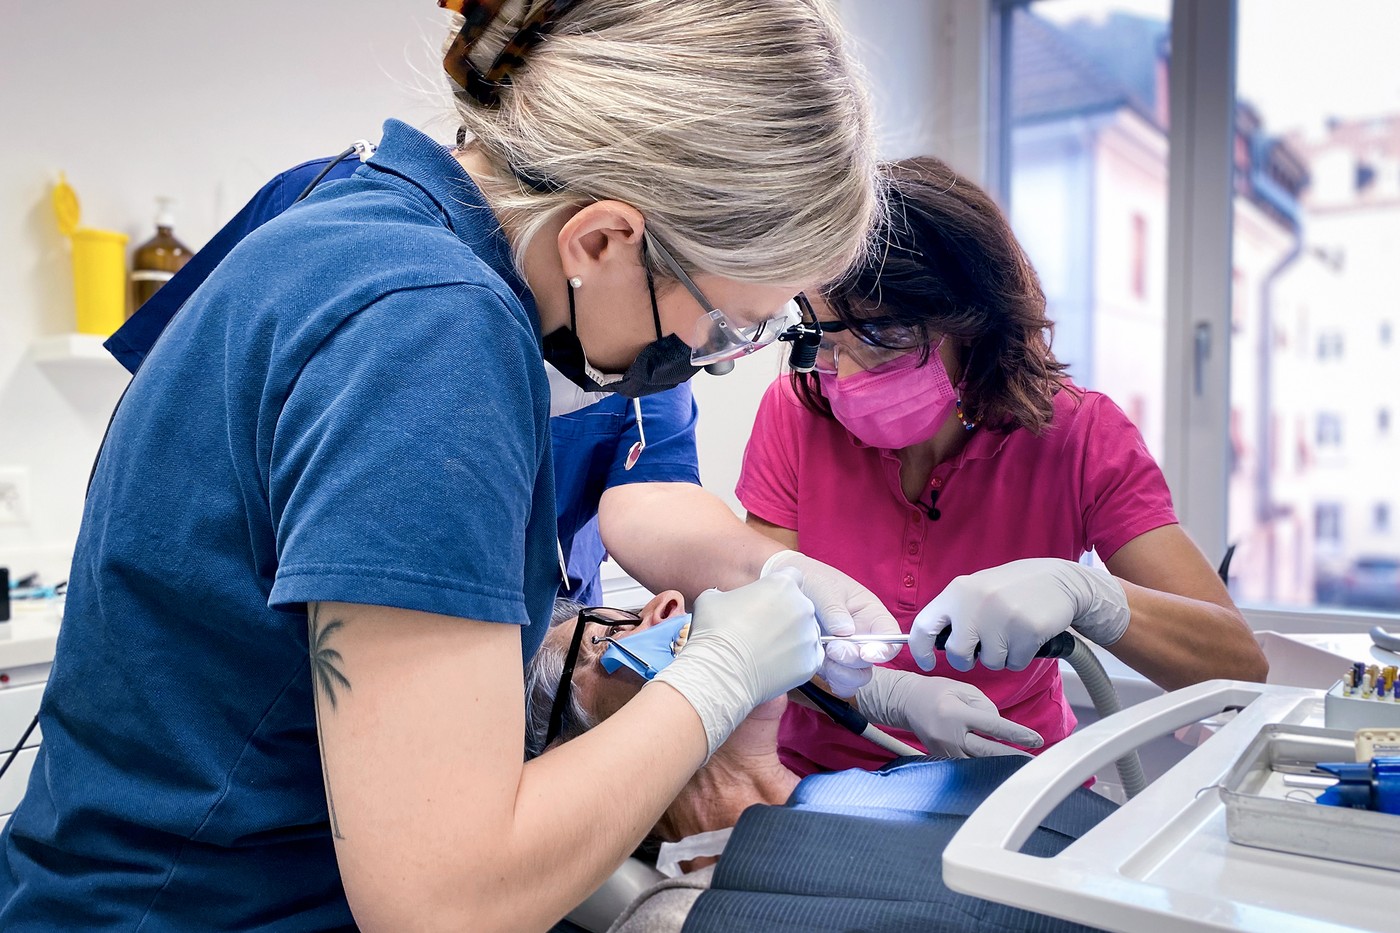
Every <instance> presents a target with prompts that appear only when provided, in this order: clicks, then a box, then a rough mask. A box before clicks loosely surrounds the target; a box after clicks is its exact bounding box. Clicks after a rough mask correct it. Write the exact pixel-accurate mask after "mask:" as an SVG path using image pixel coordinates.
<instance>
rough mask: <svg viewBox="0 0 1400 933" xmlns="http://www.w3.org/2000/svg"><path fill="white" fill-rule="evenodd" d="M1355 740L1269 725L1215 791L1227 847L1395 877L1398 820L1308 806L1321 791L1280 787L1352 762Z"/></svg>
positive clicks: (1342, 733)
mask: <svg viewBox="0 0 1400 933" xmlns="http://www.w3.org/2000/svg"><path fill="white" fill-rule="evenodd" d="M1355 760H1356V746H1355V741H1354V734H1353V733H1352V732H1350V731H1347V730H1340V729H1319V728H1315V727H1312V726H1295V725H1267V726H1265V727H1264V728H1262V729H1261V730H1260V731H1259V734H1258V735H1256V736H1255V738H1254V740H1253V741H1252V742H1251V743H1250V744H1249V746H1248V747H1247V748H1246V749H1245V752H1244V754H1243V755H1241V756H1240V759H1239V761H1238V762H1237V763H1236V765H1235V767H1234V768H1233V769H1231V771H1230V773H1229V774H1228V775H1227V776H1226V777H1225V780H1224V782H1223V783H1221V784H1220V785H1219V787H1218V789H1219V793H1220V798H1221V800H1222V801H1224V804H1225V829H1226V833H1227V835H1228V836H1229V838H1230V841H1231V842H1237V843H1239V844H1241V845H1247V846H1255V847H1257V848H1262V849H1274V850H1276V851H1279V852H1292V853H1295V854H1298V855H1309V856H1314V857H1316V858H1325V859H1331V860H1333V861H1338V862H1349V863H1351V864H1353V865H1367V866H1370V867H1373V868H1387V869H1390V870H1392V871H1400V845H1397V842H1396V841H1397V840H1400V816H1396V815H1393V814H1389V813H1376V812H1373V811H1370V810H1355V809H1345V808H1342V807H1329V806H1322V805H1320V804H1316V803H1313V802H1312V798H1316V797H1318V796H1320V795H1321V793H1322V788H1321V787H1297V786H1290V785H1288V784H1286V783H1285V782H1284V779H1285V777H1287V776H1290V775H1307V774H1310V773H1311V772H1312V771H1313V766H1314V765H1316V764H1317V763H1318V762H1320V761H1355Z"/></svg>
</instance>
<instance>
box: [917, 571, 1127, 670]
mask: <svg viewBox="0 0 1400 933" xmlns="http://www.w3.org/2000/svg"><path fill="white" fill-rule="evenodd" d="M1128 619H1129V613H1128V597H1127V594H1126V593H1124V591H1123V587H1122V585H1121V584H1120V583H1119V582H1118V581H1117V580H1116V579H1114V578H1113V577H1111V576H1109V575H1108V574H1106V573H1101V572H1099V571H1097V570H1093V569H1091V568H1089V567H1085V566H1084V565H1083V564H1080V563H1077V562H1075V561H1072V560H1063V559H1061V558H1058V557H1031V558H1026V559H1025V560H1016V561H1012V562H1011V563H1009V564H1002V565H1001V566H1000V567H989V568H987V569H986V570H979V571H977V572H976V573H971V574H967V575H965V576H961V577H957V578H955V579H954V580H953V581H952V582H951V583H949V584H948V585H947V587H945V588H944V590H943V592H942V593H939V594H938V595H937V596H935V597H934V598H933V601H932V602H930V603H929V604H928V605H927V606H925V607H924V608H923V609H922V610H921V611H920V612H919V614H918V615H917V616H915V618H914V625H913V627H912V628H911V629H910V631H909V652H910V654H912V655H913V656H914V660H915V661H916V662H917V663H918V665H919V666H920V667H922V668H923V669H924V670H926V671H931V670H933V666H934V645H933V643H934V639H935V638H936V637H937V635H938V633H939V632H941V631H942V630H943V629H945V628H947V627H949V626H952V629H953V631H952V634H951V635H949V637H948V643H947V645H946V646H945V647H944V651H945V652H946V653H947V655H948V663H949V664H951V665H953V667H955V668H957V669H958V670H960V671H966V670H971V669H972V665H973V663H974V662H975V661H977V660H980V661H981V662H982V666H983V667H986V668H989V669H990V670H994V671H995V670H1001V669H1002V668H1007V669H1009V670H1013V671H1020V670H1024V669H1025V668H1026V666H1027V665H1029V664H1030V663H1031V661H1032V660H1034V659H1035V653H1036V652H1037V651H1039V650H1040V646H1041V645H1043V644H1045V642H1047V641H1049V640H1050V639H1051V638H1053V637H1054V636H1056V635H1058V634H1059V633H1060V632H1063V631H1064V630H1065V629H1067V628H1069V627H1071V626H1073V627H1074V629H1075V630H1076V631H1078V632H1079V633H1080V634H1081V635H1083V636H1084V637H1085V638H1088V639H1089V640H1090V641H1093V642H1097V643H1098V644H1100V645H1111V644H1113V643H1114V642H1116V641H1117V640H1118V639H1120V638H1122V637H1123V633H1124V632H1126V631H1127V630H1128ZM979 646H980V648H979Z"/></svg>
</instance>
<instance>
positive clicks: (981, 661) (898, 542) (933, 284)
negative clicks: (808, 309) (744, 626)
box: [738, 158, 1268, 773]
mask: <svg viewBox="0 0 1400 933" xmlns="http://www.w3.org/2000/svg"><path fill="white" fill-rule="evenodd" d="M890 172H891V175H892V177H893V185H892V191H891V195H890V199H891V203H890V217H891V222H890V224H889V225H888V228H887V230H886V231H885V235H886V238H887V240H888V243H885V244H882V246H881V248H880V249H879V250H878V252H877V257H876V259H877V261H876V262H875V263H874V264H872V265H870V266H869V267H868V268H865V269H864V270H861V271H858V272H857V273H855V274H854V275H853V276H852V277H850V278H849V279H848V280H846V281H844V282H842V283H840V284H839V285H838V286H836V287H834V288H833V289H831V290H830V291H829V292H828V294H827V295H826V296H824V298H823V299H820V300H816V301H814V307H815V309H816V314H817V317H818V318H819V319H820V320H821V321H822V329H823V331H824V334H823V343H822V349H821V351H820V352H819V354H818V361H817V370H818V371H817V372H816V373H814V374H810V375H806V376H798V375H793V376H792V377H788V376H784V377H780V378H779V379H778V380H777V381H776V382H774V383H773V385H772V386H770V387H769V389H768V392H767V394H766V395H765V396H764V399H763V403H762V405H761V407H760V408H759V412H758V420H757V423H756V424H755V425H754V432H753V437H752V439H751V440H750V441H749V446H748V449H747V451H746V452H745V455H744V468H743V474H742V476H741V478H740V480H739V486H738V496H739V499H740V501H742V502H743V504H744V506H745V507H746V508H747V509H748V512H749V518H748V520H749V522H750V524H752V525H754V526H756V527H758V528H759V529H761V530H763V531H765V532H767V533H768V534H769V535H771V536H772V537H773V538H775V539H777V540H778V541H780V542H782V543H784V544H786V545H787V546H788V547H790V548H793V549H796V550H800V551H801V552H802V553H804V554H807V555H809V556H811V557H814V558H816V559H818V560H821V561H825V562H826V563H828V564H831V565H832V566H834V567H838V568H840V569H841V570H844V571H845V572H846V573H848V574H850V575H851V576H853V577H855V578H856V580H858V581H859V582H861V583H863V584H865V585H866V586H867V587H869V588H870V589H871V590H873V591H874V592H875V593H876V594H877V595H878V596H880V597H881V599H883V600H884V602H885V605H886V606H887V607H888V608H889V609H890V610H891V611H892V612H893V613H894V615H895V618H896V619H898V620H899V623H900V625H901V627H902V628H904V629H906V630H908V631H909V632H910V633H911V634H912V636H913V637H912V638H911V640H910V651H909V652H901V653H900V654H899V655H898V656H897V657H896V658H895V660H894V661H892V662H891V663H890V664H889V665H887V666H886V667H884V668H877V669H876V676H875V677H874V678H873V679H872V680H871V682H870V684H869V685H868V686H867V687H864V688H862V689H861V690H860V692H859V693H858V694H857V699H858V701H859V703H860V705H861V707H862V709H863V710H864V711H865V712H866V713H867V714H868V715H870V717H871V718H872V719H875V720H876V721H881V722H885V723H886V724H887V725H890V726H895V727H898V728H903V729H912V730H913V731H914V732H915V733H917V736H915V735H911V734H905V735H903V736H902V737H903V738H905V739H906V740H909V741H915V740H918V738H919V737H922V740H923V741H924V742H925V744H926V745H932V746H934V747H933V748H930V750H931V751H940V752H949V753H953V754H958V753H961V752H963V751H966V750H969V747H968V745H967V743H966V742H960V741H959V736H958V730H959V728H960V726H959V723H960V721H962V722H964V724H965V721H966V720H967V719H968V711H969V709H970V708H971V707H974V706H976V704H977V701H978V698H977V697H976V695H975V694H974V693H973V692H972V691H969V690H968V689H967V686H966V685H971V686H974V687H977V688H979V689H980V690H981V691H982V692H983V693H985V695H986V696H987V697H988V698H990V699H991V701H992V702H994V703H995V704H996V706H997V707H998V709H999V710H1000V712H1001V714H1002V715H1003V716H1005V717H1006V718H1007V719H1010V720H1012V721H1014V722H1018V723H1021V724H1023V725H1025V726H1029V727H1030V728H1032V729H1034V730H1036V731H1037V732H1039V733H1040V735H1041V736H1043V738H1044V741H1045V746H1047V747H1048V746H1049V745H1052V744H1054V743H1055V742H1058V741H1059V740H1061V739H1063V738H1064V737H1065V736H1067V735H1069V733H1070V732H1071V731H1072V730H1073V728H1074V725H1075V719H1074V715H1073V713H1072V712H1071V711H1070V708H1069V704H1068V703H1067V702H1066V700H1065V697H1064V693H1063V692H1062V690H1061V685H1060V675H1059V670H1058V667H1057V665H1056V662H1054V661H1050V660H1043V659H1041V660H1036V659H1035V657H1034V655H1035V652H1036V650H1037V649H1038V648H1039V647H1040V646H1041V645H1042V644H1043V643H1044V642H1045V641H1047V640H1048V639H1050V638H1051V637H1053V636H1054V635H1056V634H1058V633H1060V632H1062V631H1064V630H1065V629H1067V628H1071V627H1073V628H1074V629H1075V630H1077V631H1078V632H1079V633H1080V634H1081V635H1083V636H1085V637H1086V638H1089V639H1090V640H1092V641H1095V642H1097V643H1098V644H1101V645H1104V646H1106V647H1108V648H1109V649H1110V650H1111V651H1113V653H1114V654H1116V655H1117V656H1118V657H1120V658H1122V659H1123V661H1125V662H1126V663H1128V664H1129V665H1131V666H1132V667H1134V668H1135V669H1137V670H1139V671H1141V672H1142V673H1143V674H1145V675H1147V676H1148V677H1150V678H1151V679H1152V680H1153V681H1155V682H1156V683H1158V684H1160V685H1162V686H1163V687H1166V688H1168V689H1174V688H1177V687H1181V686H1185V685H1187V684H1191V683H1195V682H1197V681H1201V680H1206V679H1210V678H1213V677H1231V678H1236V679H1242V680H1262V679H1263V678H1264V676H1265V674H1266V673H1267V670H1268V666H1267V663H1266V662H1265V660H1264V657H1263V655H1262V653H1261V652H1260V651H1259V648H1258V646H1257V645H1256V644H1255V642H1254V639H1253V638H1252V637H1251V635H1250V633H1249V629H1248V627H1247V626H1246V625H1245V622H1244V619H1243V618H1242V617H1241V616H1240V613H1239V611H1238V610H1237V609H1236V608H1235V606H1234V603H1233V602H1232V601H1231V600H1230V596H1229V593H1228V592H1227V591H1226V589H1225V587H1224V585H1223V584H1222V583H1221V581H1220V580H1219V578H1218V577H1217V576H1216V574H1215V572H1214V571H1213V570H1212V568H1211V565H1210V563H1209V562H1208V561H1207V560H1206V558H1205V556H1204V555H1203V554H1202V553H1201V552H1200V550H1199V549H1198V548H1197V547H1196V546H1195V544H1194V543H1192V541H1191V539H1190V538H1189V537H1187V535H1186V533H1185V532H1184V531H1182V529H1181V527H1180V526H1179V525H1178V524H1177V518H1176V514H1175V512H1174V511H1173V509H1172V503H1171V495H1170V493H1169V492H1168V490H1167V486H1166V482H1165V481H1164V479H1163V477H1162V473H1161V470H1160V469H1158V467H1157V464H1156V463H1155V462H1153V460H1152V457H1151V455H1150V454H1148V452H1147V449H1146V447H1145V446H1144V444H1143V441H1142V436H1141V435H1140V434H1139V433H1138V430H1137V428H1135V427H1134V426H1133V424H1132V422H1130V421H1129V420H1128V418H1127V417H1126V416H1125V415H1124V414H1123V412H1122V411H1121V410H1120V409H1119V408H1118V406H1116V405H1114V404H1113V402H1112V401H1111V400H1110V399H1109V398H1108V397H1107V396H1105V395H1103V394H1101V393H1098V392H1092V391H1087V390H1084V389H1081V388H1079V387H1078V386H1075V385H1074V384H1073V383H1072V382H1071V381H1070V379H1069V377H1068V375H1067V374H1066V372H1065V366H1064V364H1062V363H1060V362H1058V361H1057V360H1056V359H1055V357H1054V355H1053V354H1052V353H1051V351H1050V344H1049V339H1048V335H1049V332H1050V330H1051V327H1052V324H1051V321H1050V320H1049V319H1048V318H1047V317H1046V316H1045V297H1044V294H1043V293H1042V292H1041V289H1040V283H1039V281H1038V279H1037V277H1036V274H1035V271H1034V270H1033V269H1032V268H1031V265H1030V263H1029V261H1028V260H1027V258H1026V256H1025V254H1024V252H1023V251H1022V250H1021V247H1020V245H1019V244H1018V243H1017V242H1016V239H1015V236H1014V235H1013V234H1012V232H1011V228H1010V226H1009V225H1008V224H1007V222H1006V220H1005V218H1004V217H1003V216H1002V214H1001V212H1000V210H999V209H998V208H997V206H996V205H995V204H994V203H993V202H992V200H991V199H990V198H989V197H988V196H987V194H986V193H985V192H983V191H982V190H980V189H979V188H977V187H976V186H975V185H972V184H971V183H969V182H968V181H967V180H965V179H963V178H961V177H959V176H957V175H956V174H955V173H954V172H953V171H952V170H951V169H950V168H949V167H948V166H946V165H944V164H943V163H942V162H940V161H938V160H936V159H932V158H923V159H913V160H907V161H904V162H900V163H897V164H895V165H892V166H890ZM1090 550H1094V551H1097V552H1098V555H1099V557H1100V558H1101V559H1102V560H1103V561H1104V563H1105V564H1106V565H1107V568H1108V571H1109V573H1108V574H1105V573H1102V572H1101V571H1098V570H1094V569H1091V568H1089V567H1086V566H1084V565H1082V564H1080V563H1079V562H1078V561H1079V558H1080V557H1081V555H1083V554H1085V553H1086V552H1088V551H1090ZM1110 574H1111V575H1110ZM948 626H951V627H952V632H951V634H950V638H949V640H948V643H947V651H946V657H942V658H936V655H938V654H943V652H939V651H935V649H934V647H933V640H934V636H935V635H937V634H938V632H939V631H941V630H942V629H943V628H945V627H948ZM979 645H980V654H977V656H976V662H975V664H974V652H975V651H978V650H979ZM920 668H922V671H921V670H920ZM930 670H932V671H933V672H935V674H936V675H938V676H927V674H926V673H925V672H927V671H930ZM910 711H913V712H910ZM974 728H975V727H974ZM781 742H782V746H783V753H784V760H785V762H786V763H787V764H788V766H789V767H792V768H793V769H795V770H797V771H799V772H800V773H808V772H812V771H816V770H824V769H835V768H845V767H873V766H878V765H880V764H882V763H883V761H884V757H887V756H882V755H881V753H880V751H879V750H878V749H876V748H874V747H873V746H871V745H869V744H868V743H866V742H863V741H862V740H861V739H859V738H857V737H855V736H852V735H851V734H849V733H846V732H843V731H842V730H840V729H839V728H836V727H835V726H833V725H832V724H831V723H830V722H828V721H826V720H825V719H824V718H823V717H821V716H820V715H819V714H816V713H813V712H812V711H810V710H808V709H805V708H802V707H797V706H795V705H794V706H790V707H789V709H788V712H787V714H786V718H785V720H784V723H783V730H782V735H781ZM984 747H985V746H984Z"/></svg>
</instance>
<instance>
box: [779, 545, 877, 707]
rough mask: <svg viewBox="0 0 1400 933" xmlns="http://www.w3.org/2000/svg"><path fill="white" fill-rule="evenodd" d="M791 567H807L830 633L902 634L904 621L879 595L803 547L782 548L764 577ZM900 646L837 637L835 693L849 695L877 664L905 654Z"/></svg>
mask: <svg viewBox="0 0 1400 933" xmlns="http://www.w3.org/2000/svg"><path fill="white" fill-rule="evenodd" d="M783 567H791V568H794V569H796V570H799V571H801V572H802V592H803V593H805V594H806V595H807V598H808V599H810V600H811V601H812V604H813V605H814V606H816V609H817V621H818V622H819V623H821V627H822V631H823V632H825V633H826V634H827V635H857V634H859V635H865V634H872V635H898V634H900V628H899V624H898V623H897V622H895V620H894V616H892V615H890V613H889V610H888V609H886V608H885V607H884V604H883V603H881V602H880V600H879V598H878V597H876V595H875V594H874V593H872V592H870V591H869V590H867V589H866V588H865V587H863V586H861V585H860V584H859V583H857V582H856V581H855V580H853V579H851V578H850V577H848V576H846V575H845V574H844V573H842V572H841V571H839V570H837V569H836V568H835V567H830V566H828V565H826V564H823V563H822V562H821V561H819V560H814V559H812V558H810V557H808V556H807V555H805V554H799V553H798V552H797V551H779V552H778V553H776V554H774V555H773V556H772V557H770V558H768V561H767V562H766V563H765V564H764V565H763V571H762V573H760V574H759V578H760V579H762V578H763V577H766V576H768V574H770V573H772V572H773V571H775V570H779V569H781V568H783ZM899 649H900V646H899V645H882V644H866V645H853V644H842V643H840V642H833V643H832V644H829V645H827V646H826V660H825V661H823V662H822V666H821V671H820V672H819V673H820V674H821V676H822V678H823V679H824V680H825V681H826V683H827V686H829V687H830V688H831V692H832V693H835V694H836V695H837V696H843V697H848V696H850V695H851V694H853V693H855V692H856V690H857V689H858V688H860V687H861V686H862V685H864V684H865V683H866V682H867V681H869V680H870V667H871V665H872V664H878V663H884V662H885V661H888V660H890V659H892V658H893V657H894V656H895V655H896V654H898V653H899Z"/></svg>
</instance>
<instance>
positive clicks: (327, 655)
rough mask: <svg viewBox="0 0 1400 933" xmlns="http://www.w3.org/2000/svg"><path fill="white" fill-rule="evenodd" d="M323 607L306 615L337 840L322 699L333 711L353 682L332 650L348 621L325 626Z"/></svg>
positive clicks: (325, 773)
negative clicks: (339, 695)
mask: <svg viewBox="0 0 1400 933" xmlns="http://www.w3.org/2000/svg"><path fill="white" fill-rule="evenodd" d="M320 615H321V604H320V603H312V604H311V607H310V611H308V612H307V614H306V624H307V642H308V643H309V644H310V645H311V670H312V676H313V677H314V678H315V680H316V682H315V684H314V685H313V689H314V691H315V699H314V702H315V705H316V732H317V743H316V744H317V745H318V746H319V747H320V750H321V775H322V777H323V778H324V780H325V782H326V809H327V811H328V812H329V813H330V818H331V835H332V836H334V837H335V838H336V839H344V838H345V837H344V836H342V835H341V833H340V822H339V821H338V820H337V819H336V816H335V798H334V797H333V796H332V795H331V774H330V771H329V770H327V768H326V743H325V741H324V740H323V739H322V738H321V736H323V735H324V734H325V733H324V731H323V730H322V729H321V697H322V696H323V695H324V696H325V698H326V699H327V700H329V701H330V704H331V710H332V711H334V710H335V708H336V702H337V701H336V691H337V690H341V689H344V690H349V689H350V680H349V678H347V677H346V676H345V674H344V673H343V672H342V671H341V667H343V666H344V664H345V659H344V658H342V657H341V656H340V652H339V651H337V650H335V649H334V648H332V647H330V640H331V636H332V635H334V634H335V633H336V632H337V631H339V630H340V629H342V628H344V627H345V623H344V621H342V620H340V619H333V620H331V621H330V622H328V623H326V625H325V627H324V628H323V627H322V626H321V619H320Z"/></svg>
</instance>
